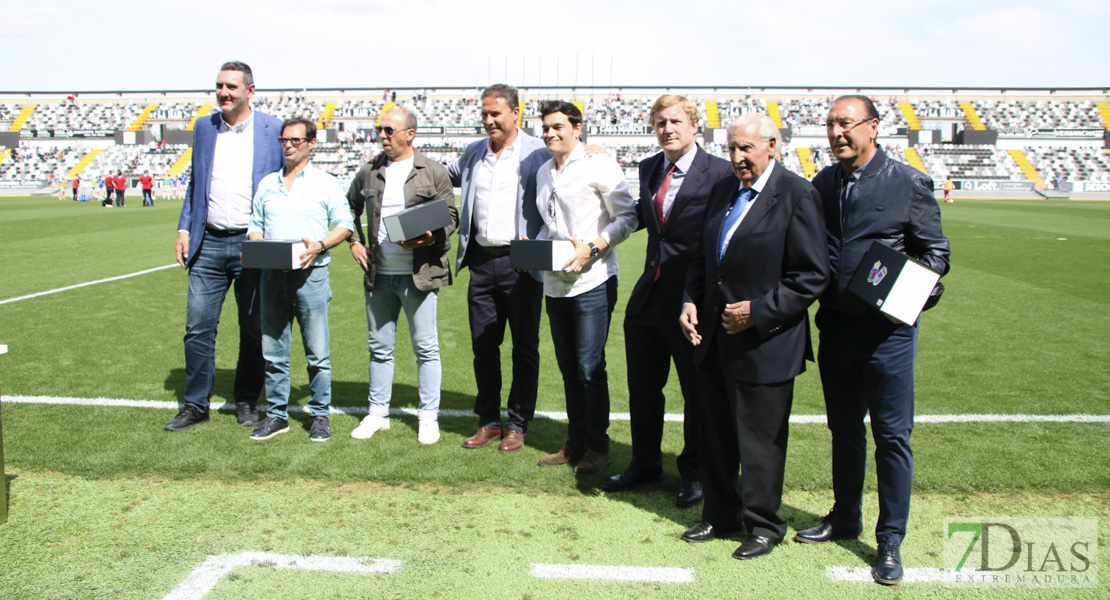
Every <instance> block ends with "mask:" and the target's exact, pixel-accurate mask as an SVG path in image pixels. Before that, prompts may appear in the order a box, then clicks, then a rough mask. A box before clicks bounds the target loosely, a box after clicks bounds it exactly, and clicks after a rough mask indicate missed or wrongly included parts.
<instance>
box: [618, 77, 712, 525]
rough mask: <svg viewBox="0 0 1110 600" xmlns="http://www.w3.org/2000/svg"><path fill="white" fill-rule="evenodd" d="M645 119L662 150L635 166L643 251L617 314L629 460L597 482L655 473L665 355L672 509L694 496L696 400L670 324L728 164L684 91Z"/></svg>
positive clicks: (689, 353) (652, 477)
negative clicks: (672, 408) (674, 391)
mask: <svg viewBox="0 0 1110 600" xmlns="http://www.w3.org/2000/svg"><path fill="white" fill-rule="evenodd" d="M648 121H649V122H650V123H651V125H652V127H653V128H654V129H655V136H656V138H657V139H658V141H659V147H660V148H661V149H662V150H663V151H662V152H660V153H658V154H655V155H654V156H651V157H650V158H647V159H646V160H644V161H643V162H641V163H640V199H639V201H638V202H637V204H636V215H637V216H638V217H639V220H640V228H641V229H647V232H648V243H647V254H646V256H645V257H644V272H643V274H642V275H640V279H639V281H637V282H636V287H635V288H634V289H633V290H632V296H631V297H630V298H629V300H628V307H627V308H626V309H625V311H624V315H625V316H624V351H625V356H626V362H627V364H628V404H629V407H628V408H629V412H630V413H631V421H632V423H631V424H632V462H631V463H630V464H629V465H628V468H627V469H625V471H624V472H623V473H621V474H619V475H614V476H612V477H610V478H608V479H606V480H605V481H604V482H602V484H601V487H602V488H603V489H605V490H607V491H610V492H616V491H624V490H629V489H632V488H634V487H636V486H638V485H640V484H643V483H648V482H653V481H656V480H658V479H659V478H660V477H661V476H662V473H663V452H662V448H661V445H662V441H663V413H664V409H665V406H666V398H664V396H663V387H664V386H666V384H667V377H668V376H669V375H670V370H671V360H672V359H673V360H674V365H675V371H676V372H677V373H678V381H679V384H680V386H681V387H682V399H683V406H684V410H683V413H684V414H683V417H684V418H683V426H682V428H683V432H684V434H685V435H684V439H685V444H684V446H683V448H682V453H681V454H679V456H678V472H679V475H680V476H681V477H682V485H681V487H679V490H678V494H677V495H676V497H675V503H676V504H677V505H678V506H680V507H683V508H685V507H689V506H693V505H695V504H697V503H698V501H700V500H701V498H702V487H701V476H700V474H699V472H698V411H697V406H698V400H697V396H698V394H697V383H696V374H695V373H694V350H693V348H692V347H691V346H690V344H689V343H688V342H687V341H686V339H685V338H684V337H683V335H682V330H681V329H680V328H679V326H678V313H679V311H680V310H681V308H682V288H683V287H684V286H685V284H686V272H687V270H688V269H689V267H690V262H691V261H692V260H693V258H694V251H695V250H696V248H697V246H698V242H699V240H701V227H702V221H703V219H704V217H705V205H706V202H707V201H708V200H709V191H710V190H711V189H712V188H713V186H714V184H716V183H717V182H719V181H721V180H722V179H724V178H726V177H729V176H730V175H731V174H732V169H731V168H730V167H729V163H728V161H726V160H724V159H721V158H717V157H715V156H712V155H710V154H708V153H707V152H705V151H704V150H702V149H701V148H700V147H699V146H698V145H697V143H696V141H695V140H696V136H697V133H698V108H697V106H696V105H695V104H694V103H693V102H691V101H690V100H688V99H686V98H685V97H684V96H676V95H665V96H660V97H659V99H658V100H656V101H655V104H654V105H653V106H652V107H651V112H650V113H649V116H648Z"/></svg>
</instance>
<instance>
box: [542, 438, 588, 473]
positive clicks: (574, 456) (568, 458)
mask: <svg viewBox="0 0 1110 600" xmlns="http://www.w3.org/2000/svg"><path fill="white" fill-rule="evenodd" d="M581 458H582V453H581V452H574V451H573V450H571V449H570V447H568V446H567V444H566V442H563V447H562V448H560V449H559V451H558V452H556V453H555V454H546V455H544V456H541V457H540V466H541V467H558V466H560V465H565V464H568V463H572V462H575V461H577V460H580V459H581Z"/></svg>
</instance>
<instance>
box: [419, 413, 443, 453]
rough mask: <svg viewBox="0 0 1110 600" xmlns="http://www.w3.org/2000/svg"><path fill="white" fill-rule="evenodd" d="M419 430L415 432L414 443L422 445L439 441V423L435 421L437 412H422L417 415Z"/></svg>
mask: <svg viewBox="0 0 1110 600" xmlns="http://www.w3.org/2000/svg"><path fill="white" fill-rule="evenodd" d="M418 415H419V416H418V419H419V422H418V424H419V428H418V429H417V431H416V441H418V442H420V443H421V444H424V445H430V444H434V443H436V442H438V441H439V421H437V420H436V415H437V411H434V410H422V411H420V412H419V413H418Z"/></svg>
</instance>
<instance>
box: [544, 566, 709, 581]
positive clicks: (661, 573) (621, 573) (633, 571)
mask: <svg viewBox="0 0 1110 600" xmlns="http://www.w3.org/2000/svg"><path fill="white" fill-rule="evenodd" d="M532 577H536V578H540V579H588V580H592V581H646V582H652V583H693V582H694V570H693V569H690V568H680V567H610V566H603V565H545V564H538V563H532Z"/></svg>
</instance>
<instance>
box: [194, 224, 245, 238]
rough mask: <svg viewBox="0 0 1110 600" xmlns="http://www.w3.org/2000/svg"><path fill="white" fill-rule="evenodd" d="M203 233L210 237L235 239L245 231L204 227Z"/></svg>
mask: <svg viewBox="0 0 1110 600" xmlns="http://www.w3.org/2000/svg"><path fill="white" fill-rule="evenodd" d="M204 231H205V233H207V234H208V235H210V236H212V237H220V238H226V237H235V236H237V235H243V234H244V233H246V232H247V230H246V229H216V228H215V227H213V226H211V225H205V226H204Z"/></svg>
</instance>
